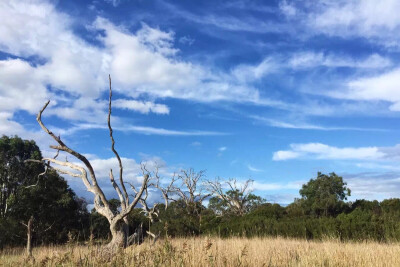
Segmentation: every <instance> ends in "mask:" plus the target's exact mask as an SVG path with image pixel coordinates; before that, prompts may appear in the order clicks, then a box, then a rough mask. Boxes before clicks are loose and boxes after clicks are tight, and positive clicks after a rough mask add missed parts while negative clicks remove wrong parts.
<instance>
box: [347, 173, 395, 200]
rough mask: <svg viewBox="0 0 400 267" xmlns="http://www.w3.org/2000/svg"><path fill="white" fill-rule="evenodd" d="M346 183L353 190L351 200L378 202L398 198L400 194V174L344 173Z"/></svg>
mask: <svg viewBox="0 0 400 267" xmlns="http://www.w3.org/2000/svg"><path fill="white" fill-rule="evenodd" d="M340 175H341V176H343V179H344V181H346V182H347V185H348V187H349V188H350V189H351V194H352V197H351V199H354V200H355V199H369V200H378V201H381V200H383V199H388V198H396V197H398V196H399V194H400V175H399V173H398V172H384V173H376V172H365V173H344V174H340Z"/></svg>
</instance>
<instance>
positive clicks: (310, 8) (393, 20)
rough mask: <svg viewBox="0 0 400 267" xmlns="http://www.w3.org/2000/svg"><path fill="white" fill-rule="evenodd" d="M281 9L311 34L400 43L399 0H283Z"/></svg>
mask: <svg viewBox="0 0 400 267" xmlns="http://www.w3.org/2000/svg"><path fill="white" fill-rule="evenodd" d="M280 8H281V12H282V13H283V14H285V15H286V16H287V18H288V19H290V20H291V21H292V22H293V23H297V24H299V25H301V26H302V27H303V28H307V30H308V31H309V34H312V35H313V34H319V33H323V34H326V35H328V36H340V37H345V38H352V37H364V38H367V39H368V41H373V42H377V43H380V44H381V45H383V46H385V47H399V44H398V41H399V37H398V34H397V32H398V31H399V29H400V18H399V16H398V10H399V9H400V2H399V1H397V0H382V1H372V0H327V1H312V2H310V3H304V2H298V1H282V2H281V5H280Z"/></svg>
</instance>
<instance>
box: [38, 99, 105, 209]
mask: <svg viewBox="0 0 400 267" xmlns="http://www.w3.org/2000/svg"><path fill="white" fill-rule="evenodd" d="M49 103H50V100H49V101H47V102H46V104H45V105H44V106H43V108H42V109H41V110H40V111H39V113H38V115H37V117H36V120H37V122H38V123H39V125H40V127H41V128H42V129H43V130H44V131H45V132H46V133H47V134H49V135H50V136H51V137H52V138H53V139H54V140H55V141H56V142H57V143H58V144H59V146H50V147H51V148H53V149H56V150H57V151H58V150H60V151H65V152H67V153H69V154H70V155H73V156H74V157H76V158H77V159H79V160H80V161H82V162H83V164H84V165H85V166H86V168H87V169H88V170H89V173H90V178H91V182H92V183H91V185H90V183H89V181H88V180H87V175H85V177H84V176H83V175H82V180H83V182H84V183H85V186H86V187H87V188H88V189H89V188H90V190H89V191H91V192H93V193H94V194H95V195H96V196H99V197H100V199H101V202H102V203H103V205H104V207H105V209H106V214H108V215H107V216H112V211H111V208H110V204H109V203H108V201H107V199H106V197H105V195H104V192H103V191H102V190H101V188H100V187H99V186H98V184H97V179H96V175H95V173H94V170H93V167H92V165H91V164H90V162H89V161H88V160H87V158H86V157H85V156H83V155H82V154H80V153H78V152H76V151H75V150H73V149H71V148H69V147H68V146H67V145H66V144H65V143H64V142H63V141H62V140H61V138H60V137H57V136H56V135H55V134H54V133H53V132H51V131H50V130H49V129H48V128H47V127H46V126H45V125H44V124H43V122H42V113H43V111H44V110H45V109H46V108H47V106H48V105H49ZM50 161H51V162H54V163H55V161H56V160H55V159H51V160H50ZM57 162H61V161H57ZM62 163H63V164H61V165H62V166H67V165H64V164H65V163H67V162H62ZM56 164H58V163H56ZM85 174H86V171H85ZM88 183H89V184H88ZM105 216H106V215H105Z"/></svg>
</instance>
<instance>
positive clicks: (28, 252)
mask: <svg viewBox="0 0 400 267" xmlns="http://www.w3.org/2000/svg"><path fill="white" fill-rule="evenodd" d="M32 226H33V216H31V218H30V219H29V221H28V224H27V225H26V228H27V241H26V255H27V257H28V258H32V257H33V256H32Z"/></svg>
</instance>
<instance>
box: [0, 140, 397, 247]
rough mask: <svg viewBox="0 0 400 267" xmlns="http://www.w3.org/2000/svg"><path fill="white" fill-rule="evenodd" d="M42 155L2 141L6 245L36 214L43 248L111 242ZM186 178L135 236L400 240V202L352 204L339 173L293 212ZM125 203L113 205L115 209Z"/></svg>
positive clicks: (103, 225)
mask: <svg viewBox="0 0 400 267" xmlns="http://www.w3.org/2000/svg"><path fill="white" fill-rule="evenodd" d="M41 158H42V156H41V152H40V150H39V148H38V147H37V145H36V144H35V142H33V141H27V140H22V139H20V138H18V137H6V136H3V137H2V138H0V248H2V247H4V246H19V245H23V244H24V243H25V242H26V226H25V225H26V224H27V221H28V220H29V218H30V217H31V216H33V218H34V223H33V225H34V228H33V233H34V234H33V244H34V245H35V246H37V245H43V244H56V243H65V242H68V241H78V242H97V241H99V242H100V241H102V240H105V239H109V238H110V237H111V235H110V230H109V222H108V221H107V219H106V218H105V217H103V216H101V215H100V214H98V213H97V212H96V211H95V210H91V211H88V210H87V203H86V201H85V200H83V199H80V198H78V197H77V196H76V195H75V193H74V192H73V191H72V190H71V189H70V188H69V187H68V184H67V183H66V181H65V180H64V179H63V178H62V177H61V176H59V175H58V174H57V173H56V172H55V171H54V170H51V169H50V168H47V166H46V165H45V164H38V161H39V160H40V159H41ZM181 178H182V185H180V187H179V188H175V189H174V191H171V192H170V194H171V195H172V196H173V197H171V198H169V199H170V201H169V202H168V206H167V207H166V206H165V205H166V204H158V205H156V209H157V212H155V213H152V216H149V214H150V213H149V211H146V210H144V209H141V208H136V209H134V210H133V211H132V212H131V213H130V214H129V216H128V221H129V227H130V228H131V229H130V231H131V232H134V231H135V230H137V229H138V226H141V229H142V231H141V234H142V235H144V236H145V235H147V234H146V233H152V234H153V235H154V236H166V235H168V236H170V237H180V236H198V235H216V236H220V237H229V236H243V237H255V236H283V237H293V238H304V239H324V238H337V239H340V240H343V241H346V240H377V241H399V240H400V199H388V200H384V201H382V202H378V201H367V200H357V201H355V202H348V201H347V197H348V196H350V194H351V191H350V189H349V188H347V185H346V183H345V182H344V181H343V179H342V177H340V176H338V175H336V174H335V173H331V174H328V175H326V174H322V173H318V174H317V177H315V178H314V179H311V180H310V181H309V182H308V183H306V184H304V185H303V187H302V188H301V190H300V191H299V193H300V196H301V197H300V198H299V199H295V201H294V202H293V203H291V204H290V205H288V206H286V207H283V206H280V205H278V204H270V203H266V201H265V200H264V199H263V198H261V197H260V196H256V195H254V194H252V193H251V192H250V191H249V190H248V186H250V185H251V181H250V180H249V181H246V182H245V183H244V184H242V185H241V186H238V184H237V183H236V181H234V180H231V181H226V182H225V184H224V183H223V182H222V181H220V180H218V179H217V180H215V181H212V182H211V181H203V180H202V178H203V173H202V172H199V173H196V172H194V171H193V170H189V171H183V175H182V176H181ZM185 184H186V185H189V186H186V187H185ZM203 184H206V185H208V187H206V188H203V187H202V185H203ZM224 188H229V190H225V189H224ZM206 189H208V190H206ZM202 192H204V193H202ZM204 200H206V201H207V202H208V205H207V206H205V205H204V204H203V201H204ZM119 204H120V203H119V201H118V200H116V199H113V200H111V201H110V205H111V206H112V208H113V209H114V210H115V212H116V211H117V209H118V207H119ZM154 214H155V215H154Z"/></svg>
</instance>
